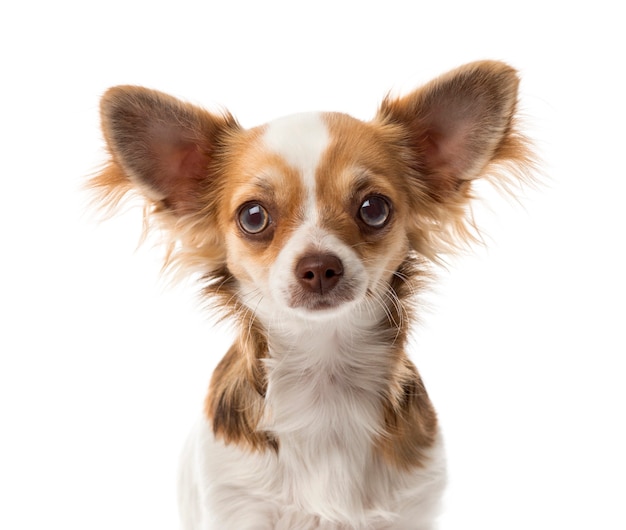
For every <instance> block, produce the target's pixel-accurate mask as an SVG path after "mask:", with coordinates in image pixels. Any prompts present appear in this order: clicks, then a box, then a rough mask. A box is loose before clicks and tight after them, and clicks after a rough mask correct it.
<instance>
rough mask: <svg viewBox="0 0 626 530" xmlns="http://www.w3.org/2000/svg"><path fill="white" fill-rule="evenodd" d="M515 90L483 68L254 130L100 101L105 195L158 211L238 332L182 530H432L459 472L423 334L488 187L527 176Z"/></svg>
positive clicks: (131, 94) (218, 117)
mask: <svg viewBox="0 0 626 530" xmlns="http://www.w3.org/2000/svg"><path fill="white" fill-rule="evenodd" d="M518 84H519V79H518V76H517V73H516V72H515V70H513V69H512V68H511V67H509V66H508V65H506V64H503V63H501V62H496V61H481V62H476V63H471V64H468V65H465V66H463V67H461V68H458V69H456V70H453V71H452V72H449V73H447V74H445V75H443V76H441V77H439V78H437V79H435V80H434V81H431V82H430V83H428V84H426V85H424V86H423V87H421V88H419V89H417V90H415V91H413V92H411V93H409V94H408V95H406V96H402V97H391V96H388V97H387V98H385V99H384V101H383V102H382V104H381V105H380V107H379V109H378V112H377V113H376V115H375V117H374V119H373V120H371V121H368V122H364V121H360V120H357V119H355V118H352V117H350V116H348V115H345V114H340V113H306V114H298V115H294V116H289V117H285V118H281V119H278V120H276V121H272V122H270V123H269V124H266V125H262V126H259V127H255V128H252V129H244V128H243V127H241V126H240V125H239V124H238V122H237V121H236V120H235V119H234V118H233V116H232V115H231V114H229V113H226V112H223V113H212V112H208V111H206V110H204V109H202V108H199V107H196V106H194V105H191V104H188V103H185V102H182V101H180V100H178V99H175V98H173V97H171V96H169V95H166V94H163V93H161V92H157V91H154V90H149V89H146V88H142V87H137V86H118V87H114V88H111V89H109V90H108V91H107V92H106V94H105V95H104V96H103V98H102V102H101V119H102V129H103V133H104V138H105V140H106V144H107V147H108V152H109V155H110V158H109V161H108V164H107V165H106V166H105V167H104V169H103V170H102V171H100V172H99V173H98V174H97V175H96V176H95V177H94V178H93V179H92V181H91V185H92V187H93V188H95V189H96V190H97V191H98V192H99V197H100V199H101V201H102V203H104V204H106V205H109V206H115V205H116V204H117V203H119V201H120V200H121V199H122V198H123V197H124V196H126V195H127V193H128V192H131V191H135V192H138V193H139V194H140V195H142V196H143V198H144V202H145V210H144V211H145V222H146V227H147V228H152V227H156V228H158V229H159V230H160V232H161V233H162V234H163V235H164V237H165V239H166V241H165V243H166V245H167V248H168V252H167V264H168V265H170V266H173V267H175V268H176V269H178V270H179V271H180V270H182V271H184V272H193V273H195V274H197V275H198V276H199V278H201V283H202V289H203V293H204V294H205V295H206V296H209V297H211V299H212V300H213V301H214V302H215V305H216V307H219V308H220V309H222V310H224V311H225V312H226V313H227V314H228V315H229V316H230V317H232V318H233V319H234V321H235V322H236V323H237V324H238V330H239V333H238V337H237V339H236V341H235V343H234V344H233V345H232V347H231V348H230V349H229V350H228V352H226V354H225V356H224V357H223V359H222V360H221V362H220V363H219V365H218V366H217V368H216V370H215V372H214V373H213V376H212V379H211V382H210V386H209V390H208V394H207V397H206V401H205V403H204V409H203V414H202V417H201V418H200V420H199V422H198V424H197V425H196V427H195V428H194V430H193V431H192V435H191V436H190V438H189V440H188V442H187V444H186V447H185V448H184V450H183V456H182V462H181V471H180V478H179V505H180V512H181V520H182V527H183V528H184V529H185V530H208V529H220V530H222V529H227V530H228V529H232V530H244V529H250V530H252V529H254V530H262V529H266V530H270V529H282V530H297V529H303V530H304V529H313V528H315V529H318V528H319V529H329V530H330V529H383V528H389V529H392V528H393V529H411V530H427V529H432V528H434V524H435V519H436V515H437V512H438V510H439V504H440V498H441V495H442V491H443V489H444V485H445V460H444V455H443V449H442V440H441V435H440V432H439V427H438V424H437V416H436V414H435V411H434V409H433V406H432V404H431V402H430V400H429V397H428V394H427V393H426V390H425V387H424V384H423V382H422V379H421V378H420V375H419V373H418V371H417V370H416V368H415V366H414V365H413V363H412V362H411V360H410V359H409V357H408V355H407V352H406V344H407V336H408V333H409V326H410V323H411V321H412V316H413V313H414V311H415V309H416V308H415V306H416V304H415V294H416V293H417V292H419V291H420V290H421V289H422V288H423V286H424V283H425V282H426V281H427V279H428V277H429V263H432V262H438V261H440V260H441V259H442V256H443V255H444V254H446V253H449V252H451V251H453V250H454V249H455V248H457V247H459V246H461V245H464V244H466V243H467V242H468V241H470V240H471V239H472V238H473V235H474V234H475V232H474V230H473V224H472V222H471V214H470V201H471V199H472V183H473V181H474V180H475V179H477V178H479V177H485V178H489V179H491V180H492V181H493V182H494V183H495V184H496V185H504V186H505V187H506V185H507V183H510V182H519V181H523V180H526V179H527V178H529V172H530V169H531V168H532V156H531V152H530V149H529V147H528V146H529V143H528V141H527V140H526V138H525V137H524V136H522V135H521V134H520V133H519V131H518V130H517V128H516V107H517V99H518V96H517V89H518Z"/></svg>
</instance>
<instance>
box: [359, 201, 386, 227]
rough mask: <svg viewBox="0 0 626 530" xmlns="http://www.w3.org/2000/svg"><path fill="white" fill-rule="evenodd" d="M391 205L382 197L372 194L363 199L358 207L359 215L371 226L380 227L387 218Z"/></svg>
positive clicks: (384, 223)
mask: <svg viewBox="0 0 626 530" xmlns="http://www.w3.org/2000/svg"><path fill="white" fill-rule="evenodd" d="M390 213H391V207H390V206H389V202H388V201H387V199H385V198H384V197H380V196H378V195H372V196H371V197H368V198H367V199H365V200H364V201H363V204H361V207H360V208H359V217H360V218H361V221H363V222H364V223H365V224H366V225H367V226H369V227H371V228H382V227H383V226H385V225H386V224H387V221H388V220H389V214H390Z"/></svg>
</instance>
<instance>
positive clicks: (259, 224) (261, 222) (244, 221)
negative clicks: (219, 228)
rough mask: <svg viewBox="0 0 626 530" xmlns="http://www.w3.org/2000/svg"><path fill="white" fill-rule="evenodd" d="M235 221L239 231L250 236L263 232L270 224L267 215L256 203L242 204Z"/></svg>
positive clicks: (261, 206)
mask: <svg viewBox="0 0 626 530" xmlns="http://www.w3.org/2000/svg"><path fill="white" fill-rule="evenodd" d="M237 221H238V223H239V227H240V228H241V230H242V231H243V232H245V233H246V234H248V235H252V236H254V235H257V234H260V233H261V232H263V231H264V230H265V229H267V227H268V226H269V225H270V223H271V219H270V215H269V213H268V212H267V210H266V209H265V208H264V207H263V205H261V204H259V203H258V202H249V203H246V204H244V205H243V206H242V207H241V208H240V209H239V213H238V215H237Z"/></svg>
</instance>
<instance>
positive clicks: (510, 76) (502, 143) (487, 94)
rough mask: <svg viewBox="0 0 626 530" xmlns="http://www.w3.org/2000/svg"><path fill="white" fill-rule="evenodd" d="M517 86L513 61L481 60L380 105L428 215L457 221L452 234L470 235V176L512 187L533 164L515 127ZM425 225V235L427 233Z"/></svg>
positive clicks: (447, 221)
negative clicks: (399, 142) (467, 226)
mask: <svg viewBox="0 0 626 530" xmlns="http://www.w3.org/2000/svg"><path fill="white" fill-rule="evenodd" d="M518 84H519V79H518V76H517V73H516V71H515V70H514V69H513V68H511V67H510V66H508V65H506V64H504V63H501V62H497V61H480V62H475V63H470V64H468V65H465V66H462V67H461V68H458V69H456V70H453V71H452V72H449V73H448V74H445V75H443V76H441V77H439V78H437V79H435V80H434V81H432V82H430V83H428V84H427V85H425V86H424V87H422V88H420V89H418V90H416V91H414V92H412V93H410V94H408V95H407V96H404V97H401V98H397V99H392V98H387V99H386V100H385V101H384V102H383V104H382V105H381V107H380V109H379V113H378V116H377V120H378V121H379V122H382V123H384V124H388V125H391V126H392V127H394V128H398V129H399V130H400V135H401V137H402V143H403V146H404V148H405V150H406V151H405V152H406V153H407V154H406V155H405V156H406V158H407V159H408V164H409V166H410V168H409V175H408V178H409V179H411V181H412V185H413V186H414V189H415V195H416V196H419V205H418V206H419V209H420V210H421V212H422V215H424V216H429V217H430V220H429V221H430V223H431V225H432V222H433V221H434V222H435V224H436V226H437V227H438V230H440V229H441V227H443V226H445V225H451V226H453V229H452V231H453V232H456V234H455V235H452V236H451V237H449V239H454V238H456V239H459V236H460V237H461V239H463V238H465V239H467V237H469V235H468V233H467V231H466V230H465V228H464V226H465V225H464V223H465V221H466V216H467V212H466V209H465V206H466V204H467V202H468V200H469V199H470V198H471V182H472V180H474V179H476V178H478V177H481V176H484V175H489V176H490V177H495V178H496V179H497V178H501V179H502V181H501V182H500V183H501V184H504V186H505V187H506V182H507V180H508V179H511V178H513V179H515V178H516V177H517V178H520V179H522V180H524V178H525V175H527V173H528V169H529V166H531V165H532V161H531V158H532V157H531V156H530V155H529V152H530V151H529V149H528V142H527V141H526V140H525V138H523V137H522V136H521V135H520V134H519V133H518V132H517V131H516V130H515V113H516V106H517V89H518ZM498 166H499V167H500V169H502V168H503V167H504V169H505V171H498V170H497V168H498ZM426 225H428V222H427V223H423V226H426ZM425 230H430V229H422V230H421V232H422V233H421V235H420V236H419V237H422V238H428V237H429V234H426V233H425ZM449 235H450V234H449ZM440 236H442V234H440ZM437 237H439V236H437ZM449 242H452V243H453V245H454V244H456V243H458V241H456V242H455V241H449ZM415 246H419V245H415ZM426 251H427V252H428V253H430V254H436V253H437V249H434V250H433V249H431V250H430V251H428V249H427V250H426Z"/></svg>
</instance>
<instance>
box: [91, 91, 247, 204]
mask: <svg viewBox="0 0 626 530" xmlns="http://www.w3.org/2000/svg"><path fill="white" fill-rule="evenodd" d="M100 112H101V120H102V130H103V133H104V137H105V140H106V143H107V147H108V149H109V152H110V154H111V161H110V164H109V166H108V167H107V168H106V169H105V170H104V171H103V172H102V173H101V175H99V177H96V179H94V182H93V185H94V186H95V187H101V188H105V189H104V190H103V191H104V192H105V193H108V194H110V195H111V196H113V197H115V196H116V195H119V194H123V193H124V192H125V190H127V189H129V188H132V187H134V188H138V189H139V190H140V191H141V192H142V193H143V194H144V195H145V196H146V198H148V199H149V200H151V201H152V202H154V203H155V205H156V206H157V207H158V209H160V210H166V211H169V212H171V213H174V214H175V215H177V216H180V215H185V214H190V213H194V212H196V211H198V210H199V209H201V208H202V207H203V204H201V197H202V196H203V192H204V191H206V189H207V188H208V187H209V186H210V184H211V182H210V181H211V178H212V177H213V175H212V174H211V171H212V170H211V168H212V166H213V165H214V164H213V162H214V158H215V156H216V152H217V151H218V150H219V146H220V143H221V141H222V138H223V136H224V135H225V134H226V133H227V132H228V131H229V130H233V129H236V128H237V127H238V126H237V124H236V122H235V120H234V119H233V118H232V116H230V115H223V116H216V115H213V114H211V113H209V112H207V111H205V110H203V109H201V108H199V107H196V106H194V105H191V104H188V103H183V102H182V101H179V100H178V99H176V98H174V97H171V96H168V95H167V94H163V93H161V92H157V91H155V90H149V89H146V88H143V87H137V86H118V87H114V88H111V89H109V90H108V91H107V92H106V93H105V95H104V96H103V97H102V100H101V105H100Z"/></svg>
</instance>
